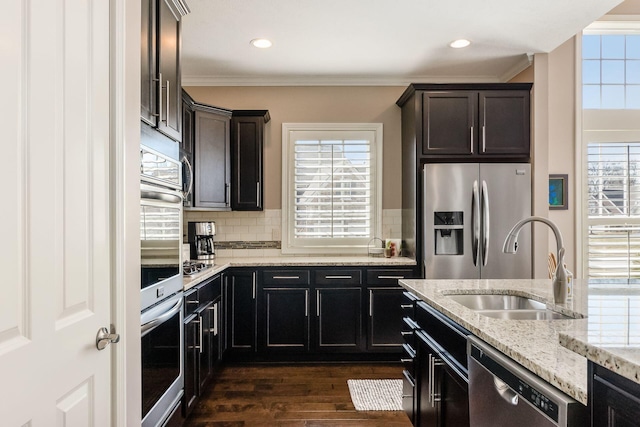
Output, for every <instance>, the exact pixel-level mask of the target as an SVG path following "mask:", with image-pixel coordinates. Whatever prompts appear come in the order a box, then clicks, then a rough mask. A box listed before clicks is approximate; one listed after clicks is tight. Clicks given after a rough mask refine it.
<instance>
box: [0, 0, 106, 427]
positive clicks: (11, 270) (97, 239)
mask: <svg viewBox="0 0 640 427" xmlns="http://www.w3.org/2000/svg"><path fill="white" fill-rule="evenodd" d="M0 57H2V64H1V65H0V82H2V85H0V117H2V118H3V124H2V128H3V132H2V143H1V144H0V146H1V147H2V165H1V166H0V182H2V184H3V187H4V188H5V191H3V194H2V204H1V209H0V236H1V238H0V242H2V244H1V245H0V271H2V273H3V276H2V297H1V298H0V378H2V381H1V382H0V402H2V403H1V404H0V420H1V421H0V424H2V425H4V426H26V425H28V426H53V425H56V426H82V427H86V426H96V425H98V426H108V425H110V423H111V419H110V417H111V405H110V399H111V395H110V380H111V378H110V376H111V372H110V364H111V363H110V362H111V360H110V359H111V358H110V353H111V352H112V351H113V350H112V349H113V345H111V346H108V347H107V349H106V350H104V351H98V350H97V348H96V344H95V337H96V333H97V331H98V329H99V328H100V327H103V326H107V327H108V326H109V323H110V286H111V285H110V282H111V278H110V277H111V267H110V263H111V262H110V239H109V218H110V214H109V212H110V200H109V113H110V110H109V2H108V1H105V0H6V1H4V2H3V7H2V14H0Z"/></svg>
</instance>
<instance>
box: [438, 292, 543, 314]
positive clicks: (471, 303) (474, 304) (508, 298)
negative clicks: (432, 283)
mask: <svg viewBox="0 0 640 427" xmlns="http://www.w3.org/2000/svg"><path fill="white" fill-rule="evenodd" d="M447 297H449V298H450V299H452V300H454V301H455V302H457V303H458V304H461V305H464V306H465V307H467V308H470V309H471V310H476V311H478V310H544V309H546V308H547V307H546V305H545V303H543V302H540V301H536V300H534V299H531V298H527V297H522V296H519V295H499V294H464V295H447Z"/></svg>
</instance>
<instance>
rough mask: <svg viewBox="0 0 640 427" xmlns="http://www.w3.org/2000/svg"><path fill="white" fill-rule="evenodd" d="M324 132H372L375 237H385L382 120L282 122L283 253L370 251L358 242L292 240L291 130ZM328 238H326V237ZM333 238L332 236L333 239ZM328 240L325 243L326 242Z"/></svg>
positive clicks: (373, 221) (359, 252) (359, 253)
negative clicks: (383, 226) (314, 243)
mask: <svg viewBox="0 0 640 427" xmlns="http://www.w3.org/2000/svg"><path fill="white" fill-rule="evenodd" d="M300 131H303V132H313V131H317V132H325V131H356V132H358V131H365V132H373V133H374V138H373V141H372V143H373V147H372V150H371V153H372V155H373V158H372V161H371V166H372V168H375V171H374V173H375V175H374V177H373V179H372V180H371V183H372V186H374V187H375V188H372V192H373V196H372V201H373V204H374V206H373V209H372V218H371V221H372V228H373V236H372V237H374V236H375V237H380V236H382V177H383V164H382V153H383V151H382V148H383V126H382V123H282V243H281V251H282V253H283V254H298V255H302V254H310V255H311V254H314V255H342V254H352V255H362V254H366V253H367V244H364V245H363V244H357V245H344V244H342V243H340V244H334V245H326V244H325V245H300V244H298V245H296V244H295V243H296V242H294V241H293V229H292V227H293V224H294V220H293V216H294V212H293V207H294V206H293V204H292V203H291V198H292V194H293V189H292V185H293V182H294V179H293V175H294V168H293V157H292V151H291V150H292V147H293V141H292V140H291V135H292V132H300ZM325 240H326V239H325ZM332 240H333V239H332ZM323 243H325V242H323Z"/></svg>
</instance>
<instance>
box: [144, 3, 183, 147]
mask: <svg viewBox="0 0 640 427" xmlns="http://www.w3.org/2000/svg"><path fill="white" fill-rule="evenodd" d="M141 11H142V27H141V31H142V32H141V38H142V40H141V41H142V43H141V108H140V115H141V119H142V120H143V121H145V122H146V123H148V124H150V125H151V126H153V127H155V128H157V129H158V130H159V131H160V132H162V133H164V134H165V135H167V136H168V137H170V138H172V139H174V140H176V141H180V140H181V138H182V129H181V122H182V114H181V112H182V102H181V93H182V85H181V81H180V78H181V76H180V25H181V23H180V20H181V18H182V17H183V16H184V15H186V14H187V13H188V12H189V10H188V9H187V8H186V7H185V6H184V3H183V2H174V1H173V0H142V10H141Z"/></svg>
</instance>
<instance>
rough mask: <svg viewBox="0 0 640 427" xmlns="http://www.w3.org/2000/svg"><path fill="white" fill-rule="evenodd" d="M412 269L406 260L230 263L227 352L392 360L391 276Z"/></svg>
mask: <svg viewBox="0 0 640 427" xmlns="http://www.w3.org/2000/svg"><path fill="white" fill-rule="evenodd" d="M254 274H255V275H254ZM414 276H415V269H413V268H412V267H404V268H393V267H391V268H388V267H387V268H382V269H381V268H377V269H376V268H374V269H367V268H366V267H359V268H350V267H336V268H326V267H324V268H323V267H320V268H314V267H305V268H299V267H282V268H278V269H272V268H267V269H264V270H263V269H257V270H252V269H243V268H237V269H236V268H234V269H231V270H229V271H228V272H227V273H225V295H224V299H225V310H226V311H225V312H226V316H227V317H226V333H227V340H226V342H227V346H228V354H229V356H230V357H231V358H232V359H233V360H240V359H241V360H245V361H251V360H259V361H276V360H278V361H284V360H287V361H312V360H333V361H337V360H356V358H357V359H358V360H364V359H367V358H368V357H371V360H398V359H399V358H400V355H401V354H402V343H401V340H402V320H403V319H402V317H403V311H402V307H401V304H400V301H401V298H402V293H403V290H402V288H401V287H400V286H399V285H398V280H399V279H401V278H409V277H414ZM369 355H371V356H369Z"/></svg>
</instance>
